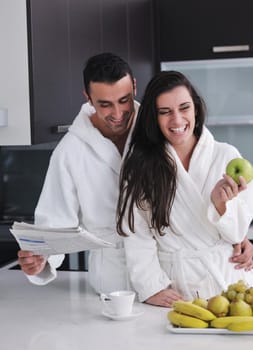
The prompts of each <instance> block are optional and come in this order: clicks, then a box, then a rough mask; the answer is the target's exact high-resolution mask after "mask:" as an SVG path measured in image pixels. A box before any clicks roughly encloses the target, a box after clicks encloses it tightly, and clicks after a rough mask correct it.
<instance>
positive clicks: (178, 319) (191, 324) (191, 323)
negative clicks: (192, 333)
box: [168, 310, 208, 328]
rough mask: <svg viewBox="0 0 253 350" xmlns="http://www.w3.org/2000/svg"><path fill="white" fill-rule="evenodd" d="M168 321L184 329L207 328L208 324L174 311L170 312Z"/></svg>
mask: <svg viewBox="0 0 253 350" xmlns="http://www.w3.org/2000/svg"><path fill="white" fill-rule="evenodd" d="M168 319H169V321H170V322H171V323H172V324H173V325H174V326H178V327H183V328H207V327H208V322H205V321H203V320H200V319H198V318H195V317H191V316H188V315H184V314H180V313H179V312H176V311H174V310H172V311H169V312H168Z"/></svg>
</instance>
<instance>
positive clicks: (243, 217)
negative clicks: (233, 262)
mask: <svg viewBox="0 0 253 350" xmlns="http://www.w3.org/2000/svg"><path fill="white" fill-rule="evenodd" d="M252 217H253V182H251V183H250V184H248V186H247V189H246V190H244V191H243V192H241V193H240V194H239V195H238V196H237V197H235V198H233V199H232V200H230V201H228V202H227V203H226V212H225V213H224V214H223V215H222V216H220V215H219V214H218V212H217V211H216V209H215V207H214V205H213V204H212V203H211V204H210V206H209V208H208V219H209V220H210V222H211V223H213V225H214V226H216V228H217V230H218V231H219V233H220V235H221V237H222V238H223V239H224V240H225V241H227V242H230V243H232V244H234V243H240V242H242V241H243V239H244V238H245V237H246V235H247V232H248V229H249V225H250V223H251V221H252Z"/></svg>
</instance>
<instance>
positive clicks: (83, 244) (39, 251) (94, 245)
mask: <svg viewBox="0 0 253 350" xmlns="http://www.w3.org/2000/svg"><path fill="white" fill-rule="evenodd" d="M10 232H11V233H12V234H13V236H14V237H15V239H16V241H17V242H18V244H19V246H20V248H21V249H22V250H29V251H32V252H33V253H34V254H36V255H46V256H48V255H55V254H70V253H76V252H81V251H84V250H90V249H99V248H116V244H114V243H111V242H108V241H105V240H103V239H101V238H98V237H97V236H96V235H95V234H93V233H91V232H88V231H86V230H85V229H84V228H82V227H75V228H47V227H41V226H36V225H33V224H27V223H25V222H14V223H13V225H12V227H11V228H10Z"/></svg>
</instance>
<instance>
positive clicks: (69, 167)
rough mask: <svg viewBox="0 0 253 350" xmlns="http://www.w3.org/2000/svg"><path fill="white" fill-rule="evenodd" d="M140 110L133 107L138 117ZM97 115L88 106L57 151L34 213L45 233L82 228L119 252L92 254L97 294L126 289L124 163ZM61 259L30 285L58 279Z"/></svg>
mask: <svg viewBox="0 0 253 350" xmlns="http://www.w3.org/2000/svg"><path fill="white" fill-rule="evenodd" d="M138 106H139V104H138V103H137V102H135V111H136V112H137V110H138ZM94 112H95V109H94V108H93V107H92V106H91V105H90V104H89V103H86V104H84V105H83V106H82V108H81V110H80V112H79V114H78V115H77V117H76V118H75V120H74V122H73V124H72V125H71V127H70V128H69V132H68V133H67V134H66V135H65V136H64V137H63V139H62V140H61V141H60V143H59V144H58V145H57V147H56V148H55V150H54V152H53V154H52V157H51V159H50V164H49V168H48V172H47V175H46V179H45V183H44V186H43V190H42V193H41V196H40V199H39V202H38V205H37V207H36V211H35V223H36V224H38V225H41V226H43V225H44V226H47V227H52V228H53V227H76V226H78V225H81V226H83V227H84V228H85V229H86V230H88V231H90V232H92V233H95V234H97V235H98V237H100V238H102V239H105V240H108V241H110V242H115V243H117V245H118V246H119V247H120V246H121V248H120V249H111V248H105V249H99V250H93V251H90V254H89V279H90V283H91V285H92V286H93V287H94V288H95V290H96V291H97V292H108V291H112V290H115V289H125V288H128V280H127V273H126V264H125V254H124V249H123V243H122V238H121V237H120V236H119V235H118V234H117V232H116V221H115V219H116V218H115V216H116V204H117V199H118V181H119V172H120V167H121V162H122V158H121V155H120V153H119V152H118V149H117V148H116V146H115V145H114V144H113V143H112V142H111V141H110V140H109V139H107V138H105V137H104V136H103V135H102V134H101V133H100V132H99V131H98V130H97V129H96V128H94V127H93V125H92V123H91V121H90V117H91V115H93V114H94ZM63 258H64V257H63V256H51V257H50V258H49V259H48V262H49V266H48V267H47V270H45V271H43V273H42V274H40V275H38V276H28V278H29V279H30V281H31V282H33V283H36V284H45V283H48V282H50V281H51V280H52V279H54V278H55V277H56V268H57V267H58V266H59V265H60V264H61V263H62V260H63Z"/></svg>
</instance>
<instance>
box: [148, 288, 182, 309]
mask: <svg viewBox="0 0 253 350" xmlns="http://www.w3.org/2000/svg"><path fill="white" fill-rule="evenodd" d="M177 300H183V297H182V295H180V294H178V293H177V292H176V291H175V290H173V289H170V288H168V289H163V290H161V291H160V292H158V293H156V294H154V295H152V297H150V298H148V299H147V300H145V303H146V304H151V305H156V306H164V307H172V305H173V303H174V301H177Z"/></svg>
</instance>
